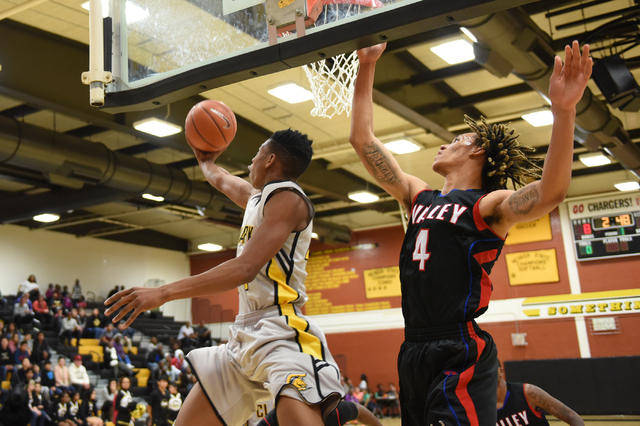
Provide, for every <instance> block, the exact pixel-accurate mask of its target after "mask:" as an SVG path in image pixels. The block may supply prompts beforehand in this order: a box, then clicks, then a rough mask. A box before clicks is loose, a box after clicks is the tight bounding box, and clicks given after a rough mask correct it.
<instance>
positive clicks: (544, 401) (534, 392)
mask: <svg viewBox="0 0 640 426" xmlns="http://www.w3.org/2000/svg"><path fill="white" fill-rule="evenodd" d="M496 407H497V408H498V421H497V422H496V426H525V425H526V426H549V422H548V421H547V419H546V417H545V416H544V413H543V411H546V412H547V413H549V414H551V415H552V416H554V417H556V418H558V419H560V420H562V421H563V422H565V423H567V424H569V425H571V426H584V421H583V420H582V418H580V416H579V415H578V414H577V413H576V412H575V411H573V410H572V409H571V408H569V407H567V406H566V405H564V404H563V403H562V402H560V401H558V400H557V399H555V398H554V397H552V396H551V395H549V394H548V393H546V392H545V391H544V390H542V389H540V388H539V387H537V386H535V385H532V384H529V383H508V382H506V381H505V374H504V369H503V368H502V367H500V368H499V369H498V404H497V405H496Z"/></svg>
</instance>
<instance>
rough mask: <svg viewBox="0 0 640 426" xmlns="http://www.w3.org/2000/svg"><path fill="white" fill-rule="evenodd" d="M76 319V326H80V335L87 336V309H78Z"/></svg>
mask: <svg viewBox="0 0 640 426" xmlns="http://www.w3.org/2000/svg"><path fill="white" fill-rule="evenodd" d="M76 321H78V326H80V327H81V328H82V337H86V338H88V337H89V332H88V331H87V324H88V323H89V317H87V311H85V310H84V308H79V309H78V316H77V317H76Z"/></svg>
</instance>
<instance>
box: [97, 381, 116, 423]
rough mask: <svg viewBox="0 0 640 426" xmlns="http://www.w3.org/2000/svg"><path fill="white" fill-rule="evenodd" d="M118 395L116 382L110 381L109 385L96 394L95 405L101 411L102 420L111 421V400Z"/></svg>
mask: <svg viewBox="0 0 640 426" xmlns="http://www.w3.org/2000/svg"><path fill="white" fill-rule="evenodd" d="M117 393H118V381H117V380H116V379H110V380H109V383H108V384H107V385H106V386H105V387H103V388H100V389H98V391H97V392H96V405H97V406H98V407H99V408H100V410H102V419H103V420H107V421H111V420H112V419H113V399H114V398H115V396H116V394H117Z"/></svg>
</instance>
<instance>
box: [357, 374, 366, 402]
mask: <svg viewBox="0 0 640 426" xmlns="http://www.w3.org/2000/svg"><path fill="white" fill-rule="evenodd" d="M358 387H359V388H360V389H361V390H362V391H363V392H366V391H367V390H369V383H368V380H367V375H366V374H364V373H363V374H361V375H360V384H359V385H358ZM362 405H364V404H362Z"/></svg>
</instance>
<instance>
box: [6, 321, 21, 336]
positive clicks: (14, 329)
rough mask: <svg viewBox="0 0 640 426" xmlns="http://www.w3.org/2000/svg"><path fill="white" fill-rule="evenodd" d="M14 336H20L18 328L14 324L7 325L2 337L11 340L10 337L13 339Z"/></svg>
mask: <svg viewBox="0 0 640 426" xmlns="http://www.w3.org/2000/svg"><path fill="white" fill-rule="evenodd" d="M14 334H17V335H18V336H20V331H18V327H17V326H16V323H15V322H10V323H9V325H7V330H6V332H5V333H4V335H5V336H6V337H7V339H9V340H11V337H13V335H14ZM20 337H22V336H20Z"/></svg>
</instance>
